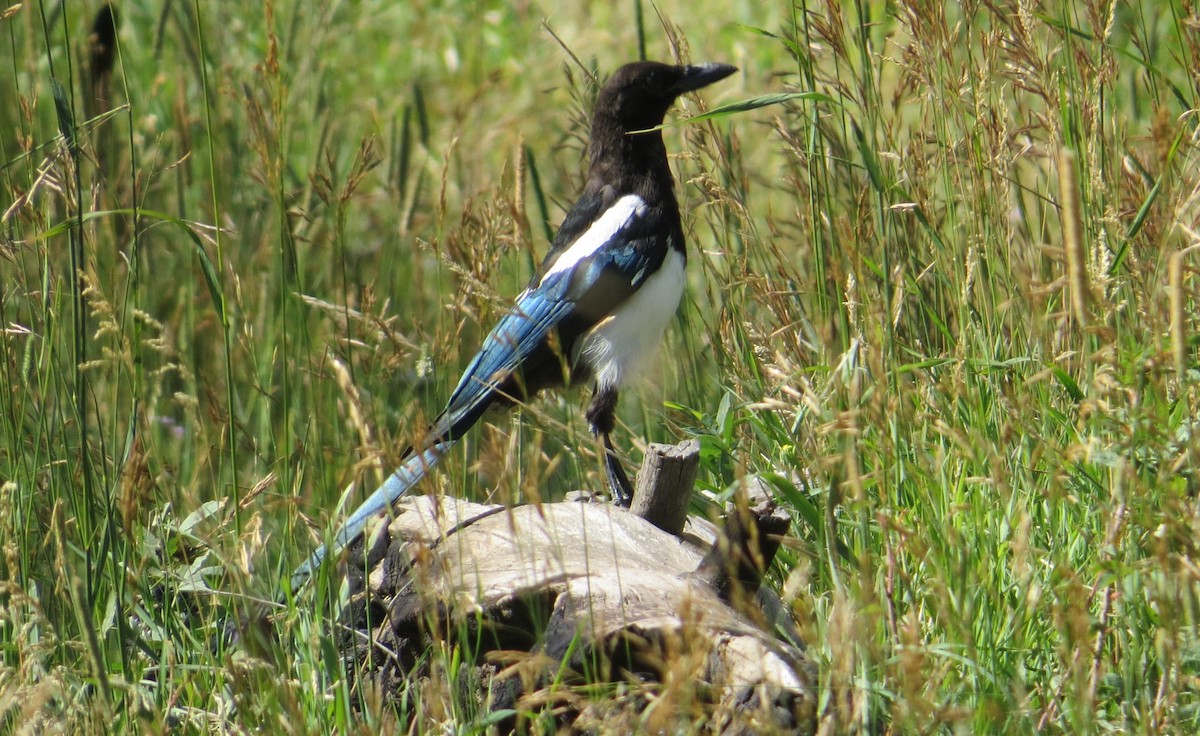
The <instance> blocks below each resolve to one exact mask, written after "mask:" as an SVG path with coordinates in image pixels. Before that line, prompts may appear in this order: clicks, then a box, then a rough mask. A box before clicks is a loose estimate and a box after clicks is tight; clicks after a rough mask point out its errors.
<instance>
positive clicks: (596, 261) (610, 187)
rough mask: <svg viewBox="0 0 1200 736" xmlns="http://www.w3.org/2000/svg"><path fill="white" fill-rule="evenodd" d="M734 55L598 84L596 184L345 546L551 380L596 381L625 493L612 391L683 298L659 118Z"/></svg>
mask: <svg viewBox="0 0 1200 736" xmlns="http://www.w3.org/2000/svg"><path fill="white" fill-rule="evenodd" d="M735 71H737V69H736V68H735V67H732V66H729V65H727V64H711V63H710V64H699V65H695V66H672V65H669V64H660V63H657V62H649V61H643V62H635V63H633V64H626V65H625V66H623V67H621V68H620V69H618V70H617V71H616V73H615V74H613V76H612V77H611V78H610V79H609V80H608V81H607V82H606V83H605V84H604V86H603V87H602V88H601V89H600V93H599V95H598V96H597V98H596V107H595V109H594V111H593V113H592V126H591V142H590V144H589V168H588V177H587V183H586V184H585V186H584V188H583V193H582V194H580V196H579V200H578V201H577V202H575V204H574V206H573V207H571V209H570V211H569V212H568V213H567V216H566V219H564V220H563V223H562V225H561V227H560V228H559V230H558V235H557V236H556V237H555V238H554V243H553V244H552V245H551V248H550V252H549V253H548V254H547V255H546V258H545V260H544V261H543V262H542V265H541V267H540V268H539V269H538V273H537V274H535V275H534V277H533V280H532V281H530V283H529V286H528V287H527V288H526V289H525V291H523V292H521V295H520V296H518V297H517V300H516V304H515V305H514V306H513V308H512V310H511V311H509V312H508V313H507V314H506V315H504V317H502V318H501V319H500V322H499V324H497V325H496V327H495V329H493V330H492V331H491V333H490V334H489V335H488V336H487V338H486V339H485V340H484V341H483V347H482V348H480V350H479V352H478V353H477V354H476V355H475V357H474V358H473V359H472V360H471V363H470V364H469V365H468V366H467V368H466V370H465V371H464V372H463V375H462V378H460V379H459V382H458V386H457V388H455V389H454V393H453V394H451V396H450V400H449V401H448V402H447V403H446V408H445V410H444V411H443V412H442V413H441V415H439V416H438V418H437V419H436V420H434V422H433V424H432V425H430V427H429V429H428V430H427V431H426V433H425V435H424V439H423V440H422V442H421V443H419V444H417V445H415V446H413V447H410V448H409V449H408V450H406V451H405V453H404V457H405V460H404V463H403V464H402V465H401V466H400V469H399V470H397V471H396V472H395V473H393V474H392V475H391V476H390V477H389V478H388V479H387V480H386V481H385V482H384V483H383V485H382V486H380V487H379V489H378V490H376V491H375V492H374V493H373V494H371V496H370V497H369V498H368V499H367V500H366V501H365V502H363V504H362V505H361V506H359V507H358V509H356V510H355V512H354V513H353V514H351V515H350V518H349V519H347V521H346V523H345V524H344V525H343V526H342V528H341V529H340V530H339V531H338V533H337V535H336V536H335V537H334V542H333V550H334V552H335V553H337V552H339V551H340V550H342V549H343V548H345V546H346V545H348V544H350V543H351V542H353V541H354V540H355V539H356V538H358V536H359V535H360V534H361V533H362V531H363V528H364V526H365V525H366V522H367V520H368V519H370V518H371V517H372V516H374V515H375V514H377V513H379V512H380V511H383V510H384V509H387V508H389V507H390V506H391V505H392V504H393V503H394V502H395V501H396V500H397V499H398V498H400V496H402V495H404V494H405V493H406V492H407V491H408V490H409V489H410V488H411V487H412V486H413V485H414V484H416V483H417V482H418V481H419V480H420V479H421V478H422V477H424V475H425V473H426V471H427V470H428V469H429V468H430V467H431V466H433V464H434V463H436V462H437V461H438V459H439V458H440V457H441V456H442V455H443V454H445V452H446V451H447V450H448V449H449V448H450V446H451V445H453V444H454V442H455V441H457V440H458V439H459V438H460V437H462V436H463V434H465V433H466V431H467V430H468V429H470V428H471V427H472V426H473V425H474V424H475V422H477V421H478V420H479V418H480V417H481V416H482V415H483V414H484V412H485V411H487V410H488V409H489V408H492V407H495V406H509V405H512V404H514V403H516V402H519V401H524V400H525V399H526V398H527V397H530V396H533V395H534V394H536V393H537V392H538V391H540V390H541V389H543V388H549V387H552V386H561V385H563V383H564V382H565V381H564V378H566V379H567V380H568V381H569V382H570V383H572V384H574V383H581V382H584V381H592V382H593V383H594V390H593V395H592V401H591V405H590V406H589V407H588V410H587V413H586V417H587V420H588V424H589V425H590V427H591V430H592V432H593V433H594V434H595V435H597V436H599V437H601V438H602V439H603V441H604V449H605V468H606V470H607V474H608V481H609V486H610V488H611V490H612V492H613V495H614V498H615V500H616V501H617V503H619V504H622V505H626V506H627V505H628V504H629V502H630V500H631V498H632V494H633V488H632V486H631V485H630V483H629V478H628V476H627V475H626V474H625V471H624V469H623V468H622V467H621V463H620V460H618V458H617V455H616V452H615V450H614V449H613V446H612V439H611V434H612V430H613V425H614V422H615V414H616V407H617V393H618V391H619V390H620V387H621V385H622V383H623V382H624V381H625V380H626V379H627V378H628V377H629V376H630V375H631V374H632V373H633V372H634V371H635V369H636V368H637V366H638V365H639V364H641V363H642V362H643V361H644V360H645V359H646V358H648V357H649V356H650V355H652V354H653V353H654V351H655V350H656V349H657V347H658V343H659V342H660V341H661V339H662V335H663V332H664V330H666V327H667V322H668V321H669V320H670V319H671V316H672V315H673V314H674V313H675V309H676V307H678V305H679V299H680V297H681V296H682V295H683V286H684V263H685V262H686V260H687V254H686V252H685V249H684V242H683V227H682V225H681V223H680V219H679V204H678V203H677V202H676V200H675V192H674V179H673V178H672V176H671V170H670V167H669V166H668V165H667V149H666V147H665V146H664V145H663V139H662V133H661V132H660V131H658V130H652V129H653V128H655V127H656V126H658V125H660V124H661V123H662V121H663V118H664V116H665V115H666V113H667V110H668V109H669V108H670V106H671V104H672V103H674V101H675V99H676V98H677V97H679V96H680V95H682V94H684V93H685V92H691V91H693V90H697V89H700V88H701V87H705V86H707V85H709V84H712V83H713V82H716V81H718V80H720V79H724V78H725V77H727V76H729V75H730V74H733V73H734V72H735ZM325 554H326V552H325V548H324V547H321V548H320V549H318V550H317V551H316V552H315V553H314V554H313V556H312V557H310V558H309V560H308V562H306V563H305V564H303V565H301V566H300V567H299V568H298V569H297V570H296V572H295V573H293V575H292V587H293V589H295V588H297V587H299V586H300V585H302V584H303V583H304V581H306V580H307V579H308V578H309V576H310V575H311V574H312V571H313V570H314V569H315V568H316V567H317V565H319V564H320V563H321V561H322V560H323V559H324V557H325Z"/></svg>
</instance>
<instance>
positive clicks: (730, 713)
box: [344, 448, 815, 733]
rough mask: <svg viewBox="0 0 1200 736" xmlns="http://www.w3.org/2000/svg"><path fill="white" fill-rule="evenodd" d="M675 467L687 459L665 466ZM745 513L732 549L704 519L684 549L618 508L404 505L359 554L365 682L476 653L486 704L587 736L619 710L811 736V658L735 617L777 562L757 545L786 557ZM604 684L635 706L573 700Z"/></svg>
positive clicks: (672, 721) (358, 653)
mask: <svg viewBox="0 0 1200 736" xmlns="http://www.w3.org/2000/svg"><path fill="white" fill-rule="evenodd" d="M672 453H674V454H681V453H680V452H679V448H675V449H673V450H672V451H671V452H669V453H661V452H656V453H655V455H656V456H658V457H661V456H664V455H670V454H672ZM648 454H649V453H648ZM682 454H685V455H686V453H682ZM652 462H653V461H652ZM692 462H693V463H694V460H693V461H692ZM691 472H692V474H693V477H694V469H693V470H692V471H691ZM658 475H659V477H660V478H662V477H668V478H669V477H674V478H679V477H681V476H685V475H686V474H685V473H681V472H678V471H672V472H671V473H659V474H658ZM640 482H641V478H639V489H638V494H639V495H640V494H642V493H643V492H645V493H646V494H647V495H648V496H653V491H652V489H653V487H655V484H647V485H645V486H644V487H643V486H642V485H640ZM687 487H689V488H690V481H689V483H688V486H687ZM676 495H678V494H676ZM635 498H636V497H635ZM659 500H661V499H659ZM685 500H686V497H685ZM651 506H654V507H655V508H662V507H661V506H659V505H657V504H652V505H651ZM760 510H761V509H760ZM743 511H744V512H745V513H748V516H747V518H746V519H742V520H740V521H736V522H734V524H733V527H734V531H735V534H734V540H733V544H732V545H731V544H730V541H729V540H727V539H726V540H725V541H721V540H722V539H725V538H724V537H721V536H720V535H715V534H713V531H714V528H713V527H712V526H711V525H710V524H708V523H707V522H705V521H703V520H697V519H694V518H693V519H687V524H686V528H685V529H684V530H683V532H682V534H681V535H680V536H676V535H673V534H668V533H666V532H664V531H663V530H661V529H660V528H658V527H656V526H655V525H654V524H652V523H651V522H649V521H647V520H645V519H643V518H640V517H639V516H638V515H636V514H634V513H631V512H630V511H626V510H624V509H620V508H617V507H615V506H613V505H610V504H599V503H569V502H564V503H554V504H542V505H536V506H535V505H527V506H519V507H505V506H490V505H482V504H474V503H469V502H466V501H459V500H456V499H449V498H434V497H416V498H410V499H406V500H404V501H403V502H402V503H401V504H400V505H399V506H398V508H396V509H395V510H394V518H393V519H392V521H391V523H390V524H389V525H388V526H387V527H386V529H382V528H381V529H380V530H379V533H378V534H376V535H373V539H374V542H373V543H371V542H368V548H370V549H371V553H370V554H365V555H364V554H363V552H361V551H360V552H359V553H358V555H357V558H355V557H354V556H353V554H352V559H358V560H359V562H360V567H361V562H362V561H363V560H366V561H367V562H369V563H370V567H369V568H368V569H367V575H366V577H365V578H357V579H355V578H354V577H353V576H351V578H350V582H351V591H352V593H353V597H352V605H351V606H349V607H348V609H347V616H346V617H345V618H344V621H345V623H347V624H349V625H350V626H351V627H352V628H354V629H357V630H358V632H359V634H358V635H356V636H354V637H352V638H351V639H350V640H349V641H351V642H354V643H356V645H355V646H354V647H352V650H353V654H352V656H354V657H355V659H356V660H357V664H358V665H359V666H360V667H361V668H362V673H363V674H362V676H366V677H374V678H375V679H376V681H377V682H379V683H380V684H382V685H383V686H384V687H385V688H390V687H402V686H404V685H405V684H407V683H411V681H412V678H413V677H414V675H415V676H417V677H419V676H420V672H419V670H420V668H419V667H418V666H417V663H418V662H420V661H421V658H422V657H423V656H424V653H425V652H426V651H427V649H428V647H429V645H430V644H431V643H432V642H435V641H442V642H444V641H448V640H450V641H453V642H455V643H458V644H459V645H468V644H469V645H470V646H471V647H473V648H474V649H475V651H474V653H473V655H474V656H475V658H476V666H477V667H478V668H479V671H478V679H479V680H480V681H486V682H487V684H486V685H485V686H484V687H481V688H480V690H479V692H480V693H481V695H480V697H481V698H482V693H490V700H489V702H486V703H482V704H483V705H485V706H486V707H488V708H491V709H493V710H497V711H498V710H502V709H514V708H515V709H518V710H521V709H523V710H525V711H530V710H536V709H537V708H536V706H537V705H538V704H541V705H556V706H557V708H556V710H555V712H556V713H557V714H558V718H559V720H560V722H561V723H562V725H564V726H570V727H573V728H589V726H588V725H587V724H588V723H590V722H592V721H593V720H594V719H597V718H599V719H600V720H601V721H602V722H604V723H605V724H607V725H606V727H605V728H604V729H603V730H605V731H608V730H609V729H608V727H607V726H611V725H612V723H613V721H612V719H613V718H618V720H619V718H620V717H621V716H619V715H618V711H620V712H623V713H625V716H624V717H635V716H636V717H642V716H637V714H638V713H640V712H641V711H642V710H644V709H645V708H646V706H647V704H648V703H655V713H656V714H657V715H656V718H659V719H660V721H659V722H658V727H659V728H662V729H665V730H666V731H668V732H670V731H674V730H677V728H676V726H678V725H679V724H680V723H691V722H692V720H693V719H694V718H697V717H702V718H703V717H708V718H710V719H712V723H714V724H715V725H717V726H718V727H719V730H723V731H725V730H727V731H730V732H734V731H743V732H746V731H749V732H760V731H762V730H763V729H766V730H767V731H768V732H770V731H773V730H782V731H784V732H788V733H794V732H803V731H808V730H811V728H812V724H813V712H814V708H815V704H814V699H813V689H814V688H813V686H814V679H813V674H812V668H811V666H810V665H809V664H808V663H807V660H806V658H805V655H804V653H803V651H802V650H801V649H799V648H797V647H796V646H793V645H792V644H790V643H787V642H783V641H780V640H779V639H777V638H776V637H775V636H774V634H772V633H770V632H769V631H767V630H766V628H767V627H765V626H763V624H762V623H761V622H762V621H764V620H765V618H766V617H764V616H763V615H762V614H761V612H760V613H759V615H752V613H753V612H747V611H745V608H744V606H745V603H744V602H743V603H742V604H740V606H739V607H735V606H733V605H730V596H729V589H732V587H731V586H735V585H736V586H740V587H739V588H738V589H739V590H745V591H746V592H749V593H750V594H751V595H750V596H749V599H750V600H753V591H751V590H749V588H750V587H752V586H757V584H758V582H757V581H759V580H761V571H762V570H763V569H764V562H765V563H766V564H769V555H768V554H767V551H768V550H765V549H763V548H762V547H761V546H757V547H752V546H748V545H749V542H748V541H747V540H751V539H753V540H754V544H755V545H757V544H759V543H760V542H761V541H762V540H764V539H767V538H774V539H775V541H774V544H775V545H776V546H777V545H778V539H777V537H774V536H773V535H775V534H777V533H778V531H779V530H778V529H777V528H776V527H773V526H770V523H768V524H767V526H768V527H770V528H769V529H768V528H763V527H762V523H763V522H762V520H761V519H759V517H757V516H755V514H754V513H749V512H746V510H745V509H743ZM652 515H653V514H652ZM768 516H769V515H768ZM663 518H665V519H666V520H667V521H668V522H670V519H671V518H672V517H671V516H670V515H669V514H668V515H667V516H666V517H663ZM733 518H735V519H737V518H739V515H734V517H733ZM755 519H759V520H758V521H755ZM660 520H661V519H660ZM751 529H752V530H753V531H750V532H748V530H751ZM381 548H386V552H384V553H382V554H381V553H380V549H381ZM706 554H708V556H709V558H710V559H709V563H708V567H707V568H705V567H703V566H702V565H701V563H702V561H703V560H705V555H706ZM770 554H773V552H770ZM747 560H749V562H747ZM747 570H749V571H750V572H747ZM356 580H357V585H356V584H355V583H356ZM714 583H716V585H714ZM722 585H724V586H725V587H726V588H727V589H726V590H721V589H720V587H721V586H722ZM384 653H386V654H384ZM597 682H609V683H616V684H617V686H618V687H619V688H620V691H621V692H623V693H625V695H624V696H623V697H620V698H615V699H608V700H605V699H601V700H594V701H591V702H586V703H582V704H581V703H580V698H579V696H578V694H577V688H576V687H575V686H577V685H582V684H588V683H591V684H595V683H597ZM680 688H685V689H686V690H687V691H688V693H689V694H688V696H687V698H685V699H682V700H680V702H679V704H678V706H679V707H678V709H677V711H678V712H675V713H672V709H671V707H670V703H671V701H670V699H669V697H668V696H669V695H670V694H671V693H678V692H680V690H679V689H680ZM685 700H686V703H685V702H684V701H685ZM568 703H569V704H570V706H569V707H568V706H567V705H566V704H568ZM685 706H686V707H685ZM697 709H699V711H701V712H697ZM663 719H665V720H663ZM630 723H631V724H632V723H641V722H640V721H630ZM505 725H507V727H508V728H509V729H518V728H520V727H521V726H520V723H518V722H517V721H515V720H512V721H509V722H507V723H506V724H505ZM644 726H645V724H644V723H642V727H643V728H644Z"/></svg>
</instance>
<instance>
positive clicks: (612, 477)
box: [586, 386, 633, 508]
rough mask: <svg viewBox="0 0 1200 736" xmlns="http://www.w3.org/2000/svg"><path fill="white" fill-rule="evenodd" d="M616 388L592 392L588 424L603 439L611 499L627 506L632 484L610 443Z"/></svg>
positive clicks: (599, 388) (615, 410)
mask: <svg viewBox="0 0 1200 736" xmlns="http://www.w3.org/2000/svg"><path fill="white" fill-rule="evenodd" d="M616 414H617V390H616V389H615V388H601V387H599V386H597V387H596V390H595V393H593V394H592V404H591V406H589V407H588V410H587V414H586V417H587V420H588V424H589V425H591V428H592V434H594V435H596V436H597V437H600V438H602V439H603V440H604V468H605V470H606V471H607V475H608V487H609V490H611V491H612V495H613V501H614V502H615V503H616V504H617V505H618V506H621V507H623V508H629V504H630V503H632V502H633V484H632V483H630V482H629V476H628V475H626V474H625V468H623V467H621V461H620V459H619V458H618V457H617V451H616V450H615V449H613V445H612V431H613V427H614V426H615V425H616Z"/></svg>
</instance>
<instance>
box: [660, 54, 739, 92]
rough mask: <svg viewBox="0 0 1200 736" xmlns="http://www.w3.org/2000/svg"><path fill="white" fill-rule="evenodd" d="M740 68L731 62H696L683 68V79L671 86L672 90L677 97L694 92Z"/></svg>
mask: <svg viewBox="0 0 1200 736" xmlns="http://www.w3.org/2000/svg"><path fill="white" fill-rule="evenodd" d="M737 70H738V69H737V67H736V66H732V65H730V64H716V63H712V62H709V63H707V64H696V65H694V66H685V67H684V68H683V79H680V80H679V81H678V82H676V83H675V86H673V87H672V88H671V92H673V93H674V94H675V96H676V97H678V96H679V95H681V94H683V93H684V92H692V91H694V90H698V89H700V88H701V87H707V86H708V85H710V84H712V83H713V82H717V81H720V80H722V79H724V78H725V77H728V76H729V75H730V74H733V73H734V72H736V71H737Z"/></svg>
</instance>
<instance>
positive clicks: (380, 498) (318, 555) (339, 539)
mask: <svg viewBox="0 0 1200 736" xmlns="http://www.w3.org/2000/svg"><path fill="white" fill-rule="evenodd" d="M453 444H454V440H443V441H441V442H438V443H436V444H435V445H433V446H432V447H430V448H429V449H428V450H425V451H423V452H419V453H415V454H414V455H412V456H411V457H409V458H408V459H407V460H405V461H404V464H403V465H401V466H400V467H399V468H398V469H397V470H396V472H394V473H392V474H391V475H389V476H388V479H387V480H385V481H384V482H383V485H381V486H379V488H377V489H376V490H375V492H374V493H372V494H371V495H370V496H369V497H368V498H367V500H366V501H363V503H362V505H361V506H359V507H358V508H357V509H355V510H354V513H353V514H351V515H350V518H349V519H346V523H344V524H342V528H341V529H339V530H338V532H337V534H336V535H335V536H334V538H333V545H332V546H330V547H326V546H325V545H321V546H320V547H319V548H318V549H317V551H316V552H313V554H312V556H311V557H309V558H308V561H307V562H305V563H304V564H303V565H301V566H300V567H298V568H296V571H295V572H293V573H292V590H293V591H295V590H299V589H300V587H301V586H302V585H304V584H305V583H306V582H308V579H309V578H310V577H312V574H313V572H314V571H316V569H317V568H318V567H320V566H321V562H322V561H324V559H325V557H326V556H327V555H330V554H332V555H333V556H334V557H336V556H337V555H338V554H339V553H340V552H341V551H342V550H343V549H345V548H346V546H347V545H349V544H350V543H351V542H353V541H354V540H355V539H358V536H359V535H360V534H362V532H363V528H364V527H365V526H366V525H367V521H368V520H369V519H370V518H371V517H373V516H375V515H376V514H378V513H380V512H381V511H384V510H386V509H390V508H391V507H392V504H394V503H396V501H397V500H399V498H400V497H401V496H403V495H404V494H406V493H408V491H409V489H410V488H412V487H413V486H415V485H416V484H417V483H418V482H420V480H421V479H422V478H424V477H425V474H426V473H427V472H429V469H430V468H432V467H433V466H434V465H436V464H437V461H438V460H440V459H441V457H442V455H444V454H446V451H447V450H449V449H450V446H451V445H453Z"/></svg>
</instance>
